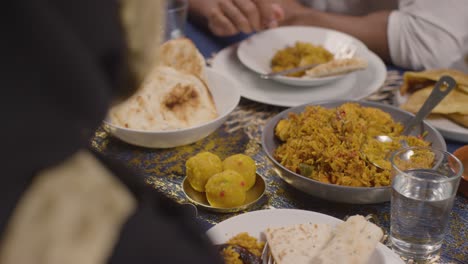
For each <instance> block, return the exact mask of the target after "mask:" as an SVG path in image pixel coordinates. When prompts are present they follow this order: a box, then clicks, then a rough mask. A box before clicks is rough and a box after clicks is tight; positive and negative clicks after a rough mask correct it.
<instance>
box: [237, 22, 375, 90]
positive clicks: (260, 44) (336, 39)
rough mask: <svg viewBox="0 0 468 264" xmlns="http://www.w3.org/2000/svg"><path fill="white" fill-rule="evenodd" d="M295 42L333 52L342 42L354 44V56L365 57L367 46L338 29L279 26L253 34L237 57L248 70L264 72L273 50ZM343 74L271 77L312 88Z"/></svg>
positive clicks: (268, 68) (267, 67)
mask: <svg viewBox="0 0 468 264" xmlns="http://www.w3.org/2000/svg"><path fill="white" fill-rule="evenodd" d="M297 41H301V42H307V43H311V44H314V45H321V46H323V47H324V48H325V49H327V50H329V51H330V52H331V53H333V54H336V53H337V51H338V50H339V49H340V48H341V47H342V46H343V45H346V46H354V47H355V48H356V49H357V50H356V56H359V57H362V58H366V59H367V57H368V55H367V52H368V49H367V47H366V45H364V43H362V42H361V41H360V40H358V39H356V38H354V37H352V36H350V35H347V34H345V33H342V32H339V31H335V30H330V29H325V28H319V27H306V26H290V27H279V28H275V29H270V30H265V31H262V32H260V33H257V34H255V35H252V36H251V37H249V38H248V39H246V40H244V41H242V42H241V43H240V45H239V48H238V50H237V56H238V57H239V60H240V61H241V63H242V64H244V65H245V66H246V67H247V68H249V69H250V70H252V71H254V72H256V73H258V74H266V73H268V72H270V71H271V68H270V61H271V59H272V58H273V56H274V55H275V53H276V52H277V51H278V50H281V49H284V48H286V47H287V46H293V45H294V44H295V43H296V42H297ZM349 74H354V73H349ZM346 75H348V74H342V75H336V76H330V77H322V78H311V77H306V76H305V77H302V78H297V77H287V76H275V77H273V78H272V79H273V80H275V81H278V82H281V83H285V84H289V85H292V86H308V87H311V86H318V85H323V84H326V83H330V82H333V81H336V80H339V79H341V78H343V77H344V76H346Z"/></svg>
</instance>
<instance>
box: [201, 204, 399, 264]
mask: <svg viewBox="0 0 468 264" xmlns="http://www.w3.org/2000/svg"><path fill="white" fill-rule="evenodd" d="M306 222H314V223H326V224H331V225H336V224H339V223H341V222H343V221H341V220H339V219H337V218H334V217H332V216H329V215H324V214H320V213H316V212H311V211H305V210H296V209H271V210H260V211H253V212H249V213H245V214H241V215H238V216H235V217H232V218H229V219H227V220H225V221H223V222H221V223H219V224H217V225H215V226H214V227H212V228H211V229H209V230H208V231H207V235H208V236H209V237H210V239H211V240H212V241H213V242H214V243H215V244H222V243H224V242H226V241H227V240H229V239H230V238H231V237H233V236H235V235H237V234H239V233H241V232H247V233H249V234H250V235H251V236H253V237H256V238H257V239H261V240H264V237H263V235H262V232H263V230H265V229H266V228H267V227H279V226H286V225H294V224H301V223H306ZM368 263H380V264H390V263H403V261H402V260H401V259H400V258H399V257H398V256H397V255H396V254H395V253H393V251H392V250H390V249H389V248H388V247H386V246H384V245H383V244H381V243H379V244H378V245H377V247H376V250H375V251H374V253H373V254H372V256H371V258H370V260H369V262H368Z"/></svg>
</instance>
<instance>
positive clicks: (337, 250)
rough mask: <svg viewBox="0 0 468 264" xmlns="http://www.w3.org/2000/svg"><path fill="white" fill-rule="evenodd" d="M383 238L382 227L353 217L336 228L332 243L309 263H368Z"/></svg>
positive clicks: (362, 218)
mask: <svg viewBox="0 0 468 264" xmlns="http://www.w3.org/2000/svg"><path fill="white" fill-rule="evenodd" d="M382 237H383V231H382V229H381V228H380V227H378V226H376V225H375V224H373V223H371V222H369V221H367V220H366V219H365V218H364V217H363V216H361V215H355V216H351V217H349V218H348V220H346V222H344V223H341V224H339V225H338V226H336V228H335V229H334V230H333V237H332V238H331V240H330V242H328V243H327V245H326V246H325V247H324V248H323V249H322V250H320V252H319V254H318V255H317V256H316V257H315V258H314V259H313V260H312V261H310V262H308V263H320V264H365V263H368V260H369V258H370V257H371V255H372V253H373V252H374V249H375V247H376V246H377V244H378V243H379V242H380V240H381V239H382ZM298 264H299V263H298Z"/></svg>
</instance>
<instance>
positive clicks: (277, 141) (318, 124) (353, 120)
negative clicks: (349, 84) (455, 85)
mask: <svg viewBox="0 0 468 264" xmlns="http://www.w3.org/2000/svg"><path fill="white" fill-rule="evenodd" d="M413 116H414V115H413V114H411V113H409V112H407V111H404V110H402V109H399V108H396V107H394V106H391V105H386V104H382V103H375V102H366V101H345V100H336V101H328V102H321V103H317V104H305V105H301V106H297V107H292V108H289V109H287V110H285V111H283V112H281V113H279V114H278V115H276V116H275V117H273V118H272V119H270V120H269V121H268V123H267V124H266V125H265V127H264V129H263V133H262V146H263V150H264V151H265V153H266V154H267V156H268V158H269V159H270V160H271V161H272V162H273V164H274V166H275V167H276V169H277V170H276V171H277V172H278V175H279V176H280V177H281V178H282V179H283V180H285V181H286V182H287V183H289V184H291V185H292V186H294V187H296V188H297V189H299V190H301V191H304V192H306V193H309V194H311V195H313V196H316V197H319V198H322V199H325V200H329V201H334V202H342V203H352V204H371V203H380V202H385V201H389V200H390V184H391V179H390V169H391V168H390V164H389V163H388V164H387V166H386V167H384V168H378V167H376V166H375V165H373V164H372V163H371V162H369V157H371V156H372V157H380V159H382V160H385V159H387V157H389V155H391V152H392V151H394V150H396V149H399V148H401V147H402V146H401V144H400V140H401V139H405V140H406V141H407V142H408V144H409V145H410V146H432V147H434V148H438V149H442V150H446V149H447V147H446V144H445V141H444V139H443V137H442V136H441V134H440V133H439V132H438V131H437V130H436V129H435V128H434V127H433V126H431V125H430V124H428V123H427V122H425V121H424V122H423V123H422V125H421V126H420V127H418V128H416V129H414V130H413V132H412V133H411V135H409V136H402V135H401V132H402V131H403V129H404V127H403V125H402V124H403V123H404V122H405V121H407V120H409V119H410V118H412V117H413ZM377 135H388V136H390V137H392V138H393V139H394V140H393V142H390V143H381V142H377V141H376V140H375V136H377Z"/></svg>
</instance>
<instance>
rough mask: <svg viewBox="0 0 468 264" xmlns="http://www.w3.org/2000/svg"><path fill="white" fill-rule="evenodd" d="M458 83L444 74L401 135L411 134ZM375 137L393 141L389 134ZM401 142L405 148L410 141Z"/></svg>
mask: <svg viewBox="0 0 468 264" xmlns="http://www.w3.org/2000/svg"><path fill="white" fill-rule="evenodd" d="M456 84H457V83H456V81H455V80H454V79H453V78H452V77H450V76H448V75H444V76H442V77H441V78H440V79H439V80H438V81H437V83H436V84H435V86H434V89H432V92H431V94H430V95H429V97H428V98H427V99H426V101H425V102H424V104H423V105H422V107H421V108H420V109H419V111H418V112H417V113H416V115H415V116H414V117H413V118H411V119H409V120H408V121H406V123H405V124H403V127H404V129H403V131H402V132H401V135H404V136H407V135H409V134H410V133H411V132H412V131H413V129H414V128H415V127H416V126H417V125H420V124H421V122H422V121H423V120H424V118H426V117H427V116H428V115H429V114H430V113H431V111H432V110H433V109H434V108H435V107H436V106H437V105H438V104H439V103H440V101H442V100H443V99H444V98H445V96H447V95H448V94H449V93H450V92H451V91H452V90H453V88H455V86H456ZM374 139H376V140H377V141H379V142H382V143H389V142H392V141H393V139H392V138H391V137H390V136H388V135H378V136H375V137H374ZM400 144H401V145H402V146H403V147H404V148H406V147H408V146H409V145H408V142H407V141H406V140H404V139H403V140H400ZM365 156H366V160H367V161H368V162H369V163H371V164H372V165H374V166H375V167H377V168H380V169H384V167H383V166H382V165H381V164H378V163H377V162H376V161H373V160H372V159H370V158H369V157H368V155H365ZM385 159H388V153H386V155H385Z"/></svg>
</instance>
